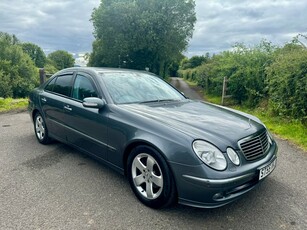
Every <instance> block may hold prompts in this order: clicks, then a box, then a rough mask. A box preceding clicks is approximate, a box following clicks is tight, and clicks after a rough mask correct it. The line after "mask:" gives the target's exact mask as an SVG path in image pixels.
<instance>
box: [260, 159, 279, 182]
mask: <svg viewBox="0 0 307 230" xmlns="http://www.w3.org/2000/svg"><path fill="white" fill-rule="evenodd" d="M275 167H276V159H275V160H274V161H273V162H272V163H271V164H269V165H267V166H265V167H263V168H261V169H260V172H259V180H262V179H263V178H265V177H266V176H268V175H269V174H270V173H271V172H272V171H273V170H274V168H275Z"/></svg>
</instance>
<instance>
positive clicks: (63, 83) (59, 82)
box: [53, 75, 72, 96]
mask: <svg viewBox="0 0 307 230" xmlns="http://www.w3.org/2000/svg"><path fill="white" fill-rule="evenodd" d="M71 80H72V75H63V76H58V77H57V79H56V81H55V85H54V87H53V92H55V93H59V94H62V95H65V96H70V91H71Z"/></svg>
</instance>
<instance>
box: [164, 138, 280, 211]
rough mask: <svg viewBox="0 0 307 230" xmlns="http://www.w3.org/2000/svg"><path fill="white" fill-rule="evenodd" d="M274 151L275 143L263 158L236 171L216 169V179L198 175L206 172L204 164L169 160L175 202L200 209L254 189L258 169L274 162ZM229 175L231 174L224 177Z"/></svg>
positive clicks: (222, 202) (225, 202)
mask: <svg viewBox="0 0 307 230" xmlns="http://www.w3.org/2000/svg"><path fill="white" fill-rule="evenodd" d="M276 154H277V145H276V143H275V142H274V144H273V145H272V146H271V148H270V150H269V152H268V153H267V155H266V156H265V157H264V158H262V159H260V160H258V161H256V162H252V163H249V164H246V165H245V166H244V167H241V166H239V167H238V170H236V172H235V173H234V172H233V170H231V169H230V170H229V169H228V170H225V171H223V172H217V171H216V174H217V178H213V177H210V178H206V176H199V175H208V174H207V173H206V170H207V167H206V166H205V165H204V164H203V165H199V166H187V165H182V164H181V165H179V164H176V163H170V164H171V168H172V170H173V172H174V175H175V180H176V185H177V190H178V196H179V198H178V202H179V203H181V204H184V205H188V206H193V207H200V208H216V207H220V206H223V205H226V204H228V203H230V202H232V201H234V200H236V199H237V198H239V197H240V196H242V195H243V194H245V193H247V192H249V191H250V190H252V189H254V188H255V187H256V186H257V185H259V183H260V182H262V181H263V180H260V181H259V169H260V168H262V167H265V166H266V165H269V164H270V163H272V162H273V161H275V160H276V158H277V157H276ZM176 175H177V176H176ZM211 175H212V174H211ZM221 175H224V177H221ZM228 175H232V176H229V177H227V176H228ZM218 176H220V177H219V178H218ZM207 177H208V176H207Z"/></svg>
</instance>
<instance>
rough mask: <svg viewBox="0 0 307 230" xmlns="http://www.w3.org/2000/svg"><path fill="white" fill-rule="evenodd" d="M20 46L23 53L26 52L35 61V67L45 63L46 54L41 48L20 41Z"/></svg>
mask: <svg viewBox="0 0 307 230" xmlns="http://www.w3.org/2000/svg"><path fill="white" fill-rule="evenodd" d="M21 47H22V49H23V51H24V52H25V53H27V54H28V55H29V56H30V58H31V59H32V60H33V62H34V63H35V65H36V67H38V68H43V67H44V65H45V63H46V55H45V53H44V52H43V50H42V49H41V48H40V47H39V46H38V45H35V44H33V43H30V42H26V43H22V44H21Z"/></svg>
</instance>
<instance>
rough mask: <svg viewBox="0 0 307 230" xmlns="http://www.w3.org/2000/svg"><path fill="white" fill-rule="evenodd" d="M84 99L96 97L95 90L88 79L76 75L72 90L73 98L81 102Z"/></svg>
mask: <svg viewBox="0 0 307 230" xmlns="http://www.w3.org/2000/svg"><path fill="white" fill-rule="evenodd" d="M86 97H97V93H96V91H95V88H94V86H93V84H92V82H91V81H90V79H88V78H86V77H84V76H82V75H77V77H76V80H75V84H74V88H73V98H75V99H78V100H81V101H82V100H83V99H84V98H86Z"/></svg>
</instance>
